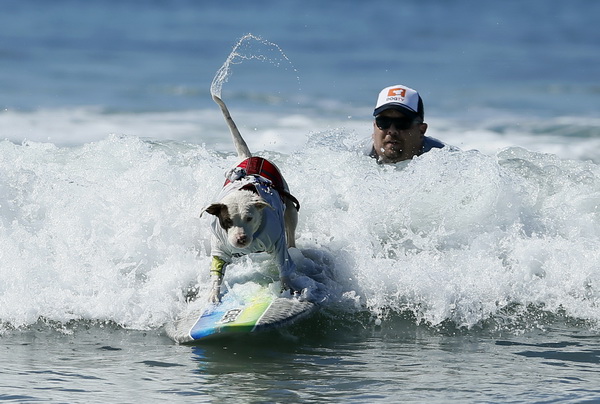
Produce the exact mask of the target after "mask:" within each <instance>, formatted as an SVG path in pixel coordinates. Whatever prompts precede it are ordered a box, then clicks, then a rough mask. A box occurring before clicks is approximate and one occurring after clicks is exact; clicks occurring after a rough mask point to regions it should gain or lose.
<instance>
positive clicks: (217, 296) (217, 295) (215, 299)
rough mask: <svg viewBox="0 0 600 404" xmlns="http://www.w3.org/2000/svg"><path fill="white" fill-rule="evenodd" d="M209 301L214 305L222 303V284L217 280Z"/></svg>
mask: <svg viewBox="0 0 600 404" xmlns="http://www.w3.org/2000/svg"><path fill="white" fill-rule="evenodd" d="M208 301H209V302H210V303H214V304H217V303H220V302H221V284H220V282H219V281H217V280H215V281H214V282H213V286H212V288H211V290H210V294H209V295H208Z"/></svg>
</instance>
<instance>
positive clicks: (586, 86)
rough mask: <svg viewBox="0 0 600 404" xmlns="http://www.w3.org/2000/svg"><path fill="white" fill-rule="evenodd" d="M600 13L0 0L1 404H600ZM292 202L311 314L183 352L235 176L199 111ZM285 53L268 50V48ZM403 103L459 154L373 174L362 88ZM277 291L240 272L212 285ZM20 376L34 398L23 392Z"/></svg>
mask: <svg viewBox="0 0 600 404" xmlns="http://www.w3.org/2000/svg"><path fill="white" fill-rule="evenodd" d="M598 15H600V3H599V2H596V1H593V0H575V1H569V2H552V3H550V2H547V1H541V0H535V1H528V2H519V1H504V2H474V1H466V0H461V1H454V2H446V1H442V0H421V1H381V2H376V3H373V2H343V1H329V2H319V1H312V0H308V1H303V2H276V1H253V2H243V1H230V2H226V3H220V4H217V3H214V4H212V3H211V4H207V3H206V2H201V1H192V0H173V1H166V0H164V1H159V0H154V1H146V2H139V1H133V0H125V1H124V0H120V1H116V0H115V1H110V0H99V1H94V2H84V1H76V0H55V1H51V2H50V1H41V0H39V1H38V0H25V1H23V0H20V1H19V0H4V1H2V2H1V4H0V139H4V140H2V141H0V245H2V248H1V249H0V264H1V265H0V351H1V353H0V359H2V363H3V368H2V370H0V375H1V377H0V380H1V382H0V400H2V401H21V402H32V401H40V400H47V401H59V402H86V403H89V402H100V401H102V402H139V401H140V400H146V401H158V400H165V399H166V400H171V401H177V402H192V401H193V402H214V401H224V400H227V401H236V402H257V401H258V402H262V401H264V402H283V401H286V402H289V401H292V402H338V401H340V402H341V401H355V402H369V403H371V402H390V401H391V402H398V401H403V402H449V401H459V402H553V401H559V402H563V401H564V402H582V401H594V400H599V399H600V389H599V388H598V383H597V380H596V379H597V376H596V375H597V372H598V370H600V368H599V363H600V353H599V352H600V335H599V333H598V330H599V327H598V322H599V321H600V310H599V309H598V307H600V287H599V285H598V279H600V255H599V253H598V251H600V166H599V164H600V118H599V117H598V111H599V110H600V85H599V84H598V83H599V81H598V77H599V76H598V73H597V72H598V71H599V66H600V31H599V30H598V29H597V22H596V19H597V16H598ZM248 33H252V34H253V35H255V36H259V37H262V38H263V39H264V41H248V42H246V43H245V45H244V48H243V49H244V51H245V52H246V54H247V55H251V56H255V57H256V56H262V57H263V59H264V60H263V61H261V60H257V59H252V60H245V61H243V62H242V63H239V64H234V65H232V66H231V71H230V76H229V77H228V81H227V82H225V83H224V84H223V88H222V96H223V99H224V100H225V101H226V102H227V104H228V106H229V107H230V109H231V112H232V115H233V118H234V119H235V121H236V123H237V124H238V126H239V127H240V130H241V131H242V133H243V134H244V136H245V138H246V140H247V142H248V144H249V146H250V148H251V150H253V151H255V152H260V154H262V155H266V156H267V157H269V158H270V159H272V160H273V161H274V162H275V163H276V164H278V165H279V167H280V168H281V170H282V172H283V173H284V175H285V176H286V179H287V181H288V183H289V184H290V187H291V189H292V193H293V194H294V195H295V196H296V197H297V198H298V199H299V200H300V202H301V204H302V210H301V211H300V224H299V227H298V232H297V233H298V234H297V240H298V247H299V249H298V250H297V251H294V254H293V255H294V258H295V259H296V260H297V262H298V266H299V268H300V270H301V271H304V272H305V273H306V274H309V275H311V276H318V277H319V279H320V280H321V281H322V282H323V284H324V285H325V286H326V288H327V297H328V298H327V300H326V301H325V303H324V304H323V307H322V309H321V311H320V312H319V313H318V314H317V315H316V316H314V317H312V318H309V319H307V320H304V321H303V322H301V323H298V324H296V325H294V326H293V327H291V328H290V329H287V330H285V331H283V332H281V333H278V332H274V333H269V334H267V335H263V336H257V337H254V338H250V339H248V340H243V341H236V340H230V341H223V342H221V343H216V344H211V345H208V346H200V347H189V346H180V345H176V344H174V343H173V342H172V341H171V340H169V339H168V337H167V336H166V334H165V332H164V325H165V324H166V323H167V322H168V321H170V320H171V319H173V318H174V317H176V316H177V315H178V314H179V313H181V312H182V311H183V310H184V308H185V307H186V303H185V301H184V298H183V292H182V291H183V290H185V288H186V287H187V286H188V285H189V284H193V283H196V282H198V283H199V286H200V295H201V297H202V296H203V295H205V294H207V293H208V290H207V288H208V285H207V282H208V273H207V270H206V268H208V265H209V262H210V257H209V256H208V251H207V246H208V243H209V239H210V232H209V230H208V229H209V226H208V222H207V220H206V219H205V218H202V219H200V218H199V217H198V215H199V212H200V210H201V208H202V207H203V206H205V205H207V204H208V203H210V202H212V200H213V198H214V197H215V195H216V194H217V193H218V190H219V187H220V186H221V184H222V182H223V172H224V171H225V170H226V169H227V168H228V167H229V166H231V165H232V164H233V163H234V162H235V157H234V156H233V154H232V151H233V147H232V145H231V141H230V139H229V134H228V131H227V128H226V126H225V124H224V122H223V118H222V116H221V115H220V113H219V110H218V107H217V106H216V105H215V104H214V103H213V102H212V100H211V98H210V86H211V82H212V80H213V78H214V76H215V74H216V72H217V70H218V69H219V68H220V67H221V66H222V65H223V63H224V62H225V60H226V59H227V57H228V56H229V55H230V52H231V51H232V49H233V47H234V46H235V44H236V43H237V42H238V40H239V39H240V38H242V37H243V36H244V35H246V34H248ZM273 44H274V45H276V46H273ZM398 83H401V84H406V85H409V86H411V87H413V88H416V89H418V90H419V91H420V93H421V94H422V96H423V98H424V102H425V118H426V121H427V122H428V123H429V130H428V134H430V135H432V136H434V137H437V138H439V139H441V140H443V141H445V142H447V143H449V144H452V145H455V146H458V147H459V148H460V151H457V152H450V151H444V150H442V151H440V150H437V151H433V152H430V153H427V154H426V155H424V156H422V157H420V158H417V159H414V160H413V161H411V162H407V163H405V164H399V165H398V166H395V167H380V166H377V165H375V164H373V161H372V160H370V159H369V158H368V157H364V156H362V155H360V153H359V152H358V151H357V149H356V144H358V143H360V141H361V140H363V139H364V138H365V137H368V136H369V135H370V133H371V125H372V123H371V119H372V117H371V113H372V109H373V106H374V103H375V100H376V96H377V93H378V91H379V90H380V89H381V88H383V87H386V86H388V85H391V84H398ZM255 273H259V274H260V275H261V276H262V277H263V278H264V277H269V276H272V275H273V268H272V266H271V265H270V264H269V261H268V260H265V259H264V258H261V257H250V258H248V259H244V260H242V261H240V262H237V263H236V264H235V265H233V266H232V267H231V268H230V270H229V273H228V277H229V282H232V283H234V282H238V281H240V282H241V281H242V280H244V279H248V278H249V277H251V276H252V274H255ZM33 380H35V383H34V382H33Z"/></svg>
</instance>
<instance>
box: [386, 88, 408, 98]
mask: <svg viewBox="0 0 600 404" xmlns="http://www.w3.org/2000/svg"><path fill="white" fill-rule="evenodd" d="M387 96H388V97H401V98H404V97H406V88H402V87H397V88H390V90H389V91H388V95H387Z"/></svg>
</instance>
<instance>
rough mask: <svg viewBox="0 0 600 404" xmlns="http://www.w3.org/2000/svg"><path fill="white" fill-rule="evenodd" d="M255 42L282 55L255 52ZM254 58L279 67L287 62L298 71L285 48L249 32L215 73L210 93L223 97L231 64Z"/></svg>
mask: <svg viewBox="0 0 600 404" xmlns="http://www.w3.org/2000/svg"><path fill="white" fill-rule="evenodd" d="M253 43H258V44H259V45H263V46H265V47H267V51H268V52H271V53H275V54H277V53H279V55H280V57H279V56H276V57H270V58H269V57H267V56H265V55H264V54H261V53H258V52H256V53H255V52H253V47H252V44H253ZM253 59H254V60H259V61H261V62H270V63H272V64H274V65H275V66H277V67H279V66H280V64H281V63H282V62H287V63H288V64H289V65H290V66H291V67H292V69H293V70H294V72H297V70H296V68H294V66H293V65H292V62H291V61H290V59H289V58H288V57H287V56H286V54H285V53H284V52H283V50H282V49H281V48H280V47H279V45H277V44H275V43H273V42H270V41H267V40H266V39H263V38H261V37H259V36H255V35H253V34H250V33H249V34H246V35H244V36H243V37H241V38H240V39H239V40H238V42H237V43H236V44H235V46H234V47H233V50H232V51H231V53H230V54H229V56H228V57H227V60H225V63H223V66H221V68H220V69H219V70H217V73H216V74H215V77H214V78H213V81H212V83H211V85H210V94H211V95H213V96H217V97H219V98H221V90H222V88H223V84H224V83H226V82H227V80H228V79H229V77H230V76H231V65H234V64H240V63H242V62H243V61H244V60H253ZM296 78H297V80H298V82H300V78H299V77H298V76H296Z"/></svg>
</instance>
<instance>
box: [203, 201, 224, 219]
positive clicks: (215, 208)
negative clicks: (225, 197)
mask: <svg viewBox="0 0 600 404" xmlns="http://www.w3.org/2000/svg"><path fill="white" fill-rule="evenodd" d="M224 207H225V205H223V204H222V203H213V204H210V205H208V206H207V207H205V208H204V209H202V211H200V217H202V214H203V213H204V212H207V213H210V214H211V215H213V216H219V214H220V213H221V210H222V209H223V208H224Z"/></svg>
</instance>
